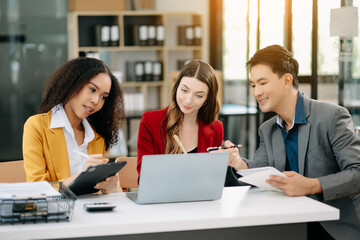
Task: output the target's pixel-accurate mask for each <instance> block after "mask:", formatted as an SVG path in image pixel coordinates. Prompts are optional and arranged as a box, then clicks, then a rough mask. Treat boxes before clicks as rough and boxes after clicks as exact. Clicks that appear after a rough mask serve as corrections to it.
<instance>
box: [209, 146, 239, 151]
mask: <svg viewBox="0 0 360 240" xmlns="http://www.w3.org/2000/svg"><path fill="white" fill-rule="evenodd" d="M241 147H242V145H241V144H238V145H232V146H230V147H225V146H220V147H209V148H207V149H206V150H207V151H208V152H210V151H216V150H220V149H229V148H241Z"/></svg>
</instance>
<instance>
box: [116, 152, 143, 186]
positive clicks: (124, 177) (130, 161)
mask: <svg viewBox="0 0 360 240" xmlns="http://www.w3.org/2000/svg"><path fill="white" fill-rule="evenodd" d="M115 161H116V162H118V161H126V162H127V164H126V165H125V166H124V167H123V169H121V170H120V171H119V173H118V175H119V184H120V187H121V189H122V191H123V192H126V191H129V190H130V188H137V187H139V184H138V176H139V175H138V172H137V169H136V166H137V157H118V158H117V159H116V160H115Z"/></svg>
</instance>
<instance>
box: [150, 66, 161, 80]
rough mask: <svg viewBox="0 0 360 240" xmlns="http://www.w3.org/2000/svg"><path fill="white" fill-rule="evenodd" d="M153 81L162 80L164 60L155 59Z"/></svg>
mask: <svg viewBox="0 0 360 240" xmlns="http://www.w3.org/2000/svg"><path fill="white" fill-rule="evenodd" d="M152 67H153V70H152V72H153V78H152V80H153V81H161V80H162V79H163V77H162V76H163V70H162V62H160V61H154V62H153V65H152Z"/></svg>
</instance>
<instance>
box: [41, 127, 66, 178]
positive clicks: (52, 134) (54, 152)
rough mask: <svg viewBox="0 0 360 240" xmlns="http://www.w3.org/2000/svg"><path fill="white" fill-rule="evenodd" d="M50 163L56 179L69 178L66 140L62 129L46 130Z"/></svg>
mask: <svg viewBox="0 0 360 240" xmlns="http://www.w3.org/2000/svg"><path fill="white" fill-rule="evenodd" d="M46 138H47V141H48V146H49V152H50V157H51V162H52V164H53V166H54V168H53V169H56V170H55V174H56V176H57V178H58V179H65V178H68V177H70V175H71V174H70V165H69V156H68V153H67V146H66V140H65V136H64V132H63V129H62V128H54V129H47V130H46Z"/></svg>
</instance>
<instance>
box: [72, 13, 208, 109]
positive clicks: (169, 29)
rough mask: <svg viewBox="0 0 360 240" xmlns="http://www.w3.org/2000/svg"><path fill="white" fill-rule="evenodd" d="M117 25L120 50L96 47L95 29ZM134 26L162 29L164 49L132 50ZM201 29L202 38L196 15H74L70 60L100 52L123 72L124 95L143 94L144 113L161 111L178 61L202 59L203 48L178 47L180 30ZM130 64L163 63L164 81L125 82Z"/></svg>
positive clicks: (149, 47)
mask: <svg viewBox="0 0 360 240" xmlns="http://www.w3.org/2000/svg"><path fill="white" fill-rule="evenodd" d="M96 24H103V25H113V24H115V25H118V26H119V40H120V44H119V46H106V47H99V46H95V31H94V28H95V25H96ZM134 24H145V25H163V26H164V30H165V36H164V44H163V45H162V46H132V42H131V31H130V30H129V29H130V28H131V26H132V25H134ZM184 25H199V26H201V29H202V34H201V35H202V36H204V34H203V31H204V30H203V22H202V16H201V15H200V14H198V13H193V12H158V11H116V12H111V11H74V12H69V13H68V44H69V46H68V49H69V52H68V56H69V58H70V59H71V58H75V57H78V56H79V53H80V52H99V53H100V56H101V59H102V60H103V61H104V62H106V63H107V64H108V66H109V67H110V68H111V70H112V71H121V72H122V76H123V78H122V83H121V86H122V88H123V89H124V91H125V92H127V93H128V92H141V93H142V94H143V96H144V110H149V109H160V108H163V107H165V106H167V105H168V104H169V102H170V88H171V78H170V73H171V72H176V71H178V69H177V61H178V60H184V59H202V58H203V55H204V46H203V39H202V41H201V45H197V46H193V45H191V46H180V45H178V41H177V40H178V36H177V34H178V26H184ZM127 61H161V62H162V70H163V75H162V76H163V79H162V80H161V81H156V82H129V81H128V79H126V76H127V73H126V71H127V69H126V62H127Z"/></svg>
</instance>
